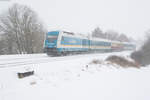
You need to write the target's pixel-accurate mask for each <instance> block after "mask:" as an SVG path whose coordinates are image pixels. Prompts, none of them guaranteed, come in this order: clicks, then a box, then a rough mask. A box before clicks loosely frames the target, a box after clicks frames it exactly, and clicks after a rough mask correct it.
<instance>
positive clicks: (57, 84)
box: [0, 52, 150, 100]
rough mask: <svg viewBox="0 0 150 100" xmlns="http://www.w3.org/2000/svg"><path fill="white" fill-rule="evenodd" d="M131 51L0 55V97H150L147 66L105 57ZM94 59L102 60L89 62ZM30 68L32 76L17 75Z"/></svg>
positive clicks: (44, 99)
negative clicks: (116, 62) (110, 61)
mask: <svg viewBox="0 0 150 100" xmlns="http://www.w3.org/2000/svg"><path fill="white" fill-rule="evenodd" d="M130 53H131V52H116V53H104V54H84V55H73V56H65V57H48V56H47V55H45V54H37V55H8V56H0V100H150V79H149V76H150V67H142V68H140V69H137V68H121V67H119V66H117V65H110V64H107V63H106V62H105V61H104V59H105V58H106V57H108V56H109V55H120V56H125V57H126V58H128V57H129V55H130ZM94 59H99V60H101V61H102V62H103V63H102V64H91V62H92V60H94ZM87 66H88V67H87ZM31 70H34V71H35V74H34V75H33V76H29V77H26V78H22V79H19V78H18V76H17V73H18V72H25V71H31Z"/></svg>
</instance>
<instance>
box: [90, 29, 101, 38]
mask: <svg viewBox="0 0 150 100" xmlns="http://www.w3.org/2000/svg"><path fill="white" fill-rule="evenodd" d="M92 37H97V38H104V34H103V32H102V30H101V29H100V28H99V27H97V28H95V29H94V31H93V32H92Z"/></svg>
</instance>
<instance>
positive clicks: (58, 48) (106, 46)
mask: <svg viewBox="0 0 150 100" xmlns="http://www.w3.org/2000/svg"><path fill="white" fill-rule="evenodd" d="M135 48H136V46H135V45H134V44H133V43H128V42H119V41H111V40H106V39H100V38H93V37H89V36H83V35H77V34H74V33H72V32H67V31H50V32H47V34H46V38H45V43H44V51H45V52H46V53H47V54H48V55H67V54H74V53H88V52H113V51H123V50H134V49H135Z"/></svg>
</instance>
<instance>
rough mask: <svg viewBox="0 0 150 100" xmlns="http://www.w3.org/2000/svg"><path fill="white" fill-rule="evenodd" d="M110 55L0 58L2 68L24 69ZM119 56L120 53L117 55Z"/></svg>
mask: <svg viewBox="0 0 150 100" xmlns="http://www.w3.org/2000/svg"><path fill="white" fill-rule="evenodd" d="M106 54H108V53H101V54H81V55H69V56H60V57H49V56H46V55H44V56H39V57H38V56H36V57H32V56H31V57H25V58H24V57H14V58H11V59H10V58H8V59H7V58H5V59H2V58H0V68H9V67H22V66H24V65H32V66H34V65H36V64H41V63H50V62H54V61H64V60H68V61H69V60H72V59H78V58H79V57H82V58H86V57H89V56H90V55H91V56H93V58H94V57H96V56H99V55H101V56H103V55H106ZM117 54H118V53H117Z"/></svg>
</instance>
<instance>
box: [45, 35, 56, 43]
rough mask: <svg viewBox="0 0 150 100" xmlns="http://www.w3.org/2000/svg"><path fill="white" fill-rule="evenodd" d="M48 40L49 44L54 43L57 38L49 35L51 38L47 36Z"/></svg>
mask: <svg viewBox="0 0 150 100" xmlns="http://www.w3.org/2000/svg"><path fill="white" fill-rule="evenodd" d="M47 40H48V41H49V42H53V41H55V40H57V36H53V35H49V36H47Z"/></svg>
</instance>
